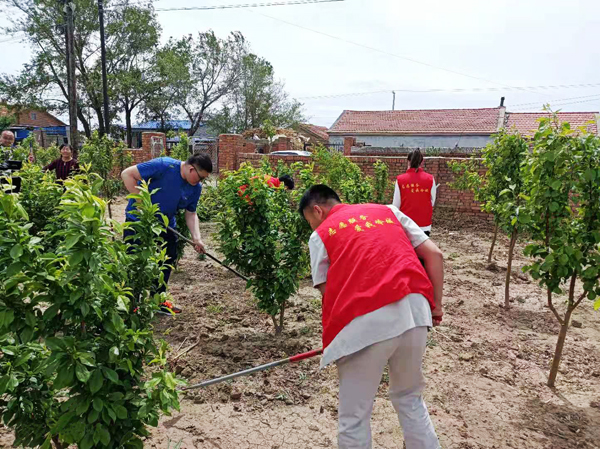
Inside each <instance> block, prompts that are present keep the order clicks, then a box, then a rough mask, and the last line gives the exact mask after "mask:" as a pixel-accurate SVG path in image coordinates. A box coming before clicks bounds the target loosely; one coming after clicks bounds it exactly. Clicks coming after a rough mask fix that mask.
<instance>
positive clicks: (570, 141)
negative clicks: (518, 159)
mask: <svg viewBox="0 0 600 449" xmlns="http://www.w3.org/2000/svg"><path fill="white" fill-rule="evenodd" d="M534 143H535V146H534V149H533V154H532V155H531V157H530V158H529V160H528V161H527V165H526V167H525V169H524V174H525V179H526V182H527V183H528V184H529V185H530V196H529V198H528V213H529V215H530V217H531V219H532V220H533V226H532V227H531V229H532V238H533V240H534V243H533V244H531V245H529V246H528V247H527V248H526V249H525V254H526V255H528V256H530V257H531V258H532V259H533V261H532V263H531V264H530V265H529V266H527V267H526V268H525V270H526V271H528V272H529V273H530V274H531V276H532V277H533V278H534V279H536V280H538V281H539V283H540V286H542V287H545V288H546V289H547V294H548V307H549V308H550V310H551V311H552V313H553V314H554V316H555V317H556V319H557V321H558V322H559V323H560V332H559V335H558V340H557V344H556V350H555V353H554V358H553V361H552V367H551V369H550V375H549V377H548V385H549V386H550V387H553V386H554V385H555V382H556V377H557V373H558V368H559V365H560V360H561V357H562V352H563V349H564V344H565V339H566V335H567V330H568V328H569V324H570V320H571V316H572V314H573V311H574V310H575V309H576V308H577V306H579V304H581V302H582V301H583V300H584V299H586V298H587V299H589V300H592V301H595V303H594V308H595V309H596V310H597V309H599V308H600V300H598V299H597V298H598V296H599V295H600V285H599V283H598V279H599V277H600V276H599V275H600V271H599V270H600V269H599V267H600V252H599V251H598V248H599V246H598V245H599V244H600V231H599V229H600V139H599V138H598V137H597V136H595V135H589V134H587V133H586V132H585V131H584V130H583V129H582V130H580V131H579V133H574V132H573V130H571V128H570V125H569V124H568V123H560V122H559V120H558V118H557V116H556V115H555V114H554V115H553V116H552V117H550V118H544V119H542V120H541V123H540V127H539V130H538V132H537V133H536V134H535V137H534ZM574 209H576V210H575V211H574ZM578 281H579V282H580V283H581V287H582V290H583V291H582V293H581V294H579V295H578V296H576V294H575V290H576V286H577V282H578ZM563 290H566V292H567V300H566V311H565V312H564V315H562V316H561V314H560V313H559V312H558V310H557V309H556V307H555V305H554V304H553V298H552V295H553V294H560V293H562V292H563Z"/></svg>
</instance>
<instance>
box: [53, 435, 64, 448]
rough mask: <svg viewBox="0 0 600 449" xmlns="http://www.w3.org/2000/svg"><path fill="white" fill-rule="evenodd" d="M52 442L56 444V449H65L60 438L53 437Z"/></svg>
mask: <svg viewBox="0 0 600 449" xmlns="http://www.w3.org/2000/svg"><path fill="white" fill-rule="evenodd" d="M52 442H53V443H54V446H55V447H56V449H63V448H64V447H65V446H64V445H63V444H62V443H61V442H60V440H59V439H58V436H54V437H52Z"/></svg>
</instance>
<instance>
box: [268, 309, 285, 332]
mask: <svg viewBox="0 0 600 449" xmlns="http://www.w3.org/2000/svg"><path fill="white" fill-rule="evenodd" d="M284 315H285V303H283V305H282V306H281V309H280V310H279V322H277V317H276V316H275V315H271V319H272V320H273V326H275V335H281V333H282V332H283V317H284Z"/></svg>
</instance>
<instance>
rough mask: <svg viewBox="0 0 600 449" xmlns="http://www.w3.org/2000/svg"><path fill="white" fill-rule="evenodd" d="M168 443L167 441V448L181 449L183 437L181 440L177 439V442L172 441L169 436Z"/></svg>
mask: <svg viewBox="0 0 600 449" xmlns="http://www.w3.org/2000/svg"><path fill="white" fill-rule="evenodd" d="M167 439H168V443H167V449H180V448H181V444H182V443H183V438H182V439H181V440H179V441H177V442H176V443H175V442H173V441H171V438H168V437H167ZM171 443H174V444H173V446H171Z"/></svg>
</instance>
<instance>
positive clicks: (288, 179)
mask: <svg viewBox="0 0 600 449" xmlns="http://www.w3.org/2000/svg"><path fill="white" fill-rule="evenodd" d="M279 180H280V181H281V182H283V183H284V184H285V187H286V188H287V189H288V190H294V186H295V185H296V184H295V183H294V180H293V179H292V177H291V176H290V175H283V176H280V177H279Z"/></svg>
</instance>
